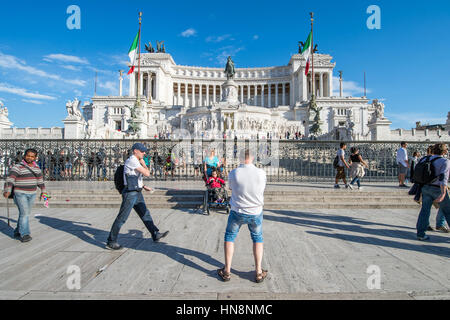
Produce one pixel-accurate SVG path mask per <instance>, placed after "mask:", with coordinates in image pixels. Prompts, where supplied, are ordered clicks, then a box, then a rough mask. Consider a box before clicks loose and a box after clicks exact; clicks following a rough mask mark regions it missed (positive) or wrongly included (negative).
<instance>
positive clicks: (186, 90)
mask: <svg viewBox="0 0 450 320" xmlns="http://www.w3.org/2000/svg"><path fill="white" fill-rule="evenodd" d="M183 105H184V107H185V108H188V107H189V103H188V84H187V83H186V82H185V83H184V103H183Z"/></svg>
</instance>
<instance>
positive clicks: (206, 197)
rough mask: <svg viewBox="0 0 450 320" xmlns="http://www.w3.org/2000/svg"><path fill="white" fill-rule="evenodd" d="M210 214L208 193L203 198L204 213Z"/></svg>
mask: <svg viewBox="0 0 450 320" xmlns="http://www.w3.org/2000/svg"><path fill="white" fill-rule="evenodd" d="M206 211H207V212H208V214H209V207H208V191H206V193H205V194H204V196H203V213H205V212H206Z"/></svg>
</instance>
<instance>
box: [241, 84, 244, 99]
mask: <svg viewBox="0 0 450 320" xmlns="http://www.w3.org/2000/svg"><path fill="white" fill-rule="evenodd" d="M241 103H244V86H243V85H241Z"/></svg>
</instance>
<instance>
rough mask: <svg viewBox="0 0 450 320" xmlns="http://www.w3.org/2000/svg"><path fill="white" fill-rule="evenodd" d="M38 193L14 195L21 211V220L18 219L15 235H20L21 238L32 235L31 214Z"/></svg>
mask: <svg viewBox="0 0 450 320" xmlns="http://www.w3.org/2000/svg"><path fill="white" fill-rule="evenodd" d="M35 199H36V193H33V194H26V193H14V203H15V204H16V206H17V208H18V209H19V219H17V227H16V229H15V230H14V234H19V235H20V236H21V237H23V236H26V235H30V222H29V220H30V214H31V208H32V207H33V204H34V200H35Z"/></svg>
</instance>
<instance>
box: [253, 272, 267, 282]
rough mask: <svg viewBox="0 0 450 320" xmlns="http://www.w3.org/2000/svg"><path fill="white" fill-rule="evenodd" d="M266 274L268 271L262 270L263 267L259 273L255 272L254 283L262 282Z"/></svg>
mask: <svg viewBox="0 0 450 320" xmlns="http://www.w3.org/2000/svg"><path fill="white" fill-rule="evenodd" d="M267 274H268V271H267V270H264V269H262V272H261V273H257V274H256V277H255V281H256V283H261V282H263V281H264V279H265V278H266V277H267Z"/></svg>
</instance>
